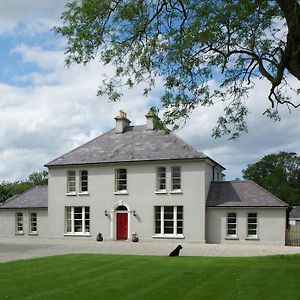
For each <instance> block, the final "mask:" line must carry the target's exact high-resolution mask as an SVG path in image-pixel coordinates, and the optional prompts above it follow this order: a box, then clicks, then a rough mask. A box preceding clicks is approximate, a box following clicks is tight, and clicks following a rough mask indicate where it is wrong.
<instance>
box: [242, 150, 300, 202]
mask: <svg viewBox="0 0 300 300" xmlns="http://www.w3.org/2000/svg"><path fill="white" fill-rule="evenodd" d="M242 172H243V177H244V179H250V180H253V181H255V182H256V183H257V184H259V185H261V186H262V187H264V188H265V189H266V190H268V191H269V192H271V193H272V194H274V195H276V196H277V197H279V198H280V199H282V200H284V201H285V202H287V203H288V204H291V205H300V156H297V154H296V153H288V152H279V153H277V154H269V155H266V156H264V157H263V158H262V159H261V160H260V161H258V162H256V163H254V164H251V165H248V166H247V168H246V169H245V170H243V171H242Z"/></svg>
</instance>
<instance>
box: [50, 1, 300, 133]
mask: <svg viewBox="0 0 300 300" xmlns="http://www.w3.org/2000/svg"><path fill="white" fill-rule="evenodd" d="M299 16H300V6H299V3H298V1H297V0H269V1H264V0H226V1H219V0H203V1H198V0H147V1H146V0H138V1H137V0H102V1H99V0H73V1H71V2H70V3H68V5H67V6H66V9H65V11H64V12H63V14H62V20H63V25H62V26H60V27H55V28H54V30H55V31H56V32H57V33H59V34H61V35H62V36H64V37H66V38H67V46H66V64H67V65H68V66H70V65H71V64H73V63H78V64H87V63H88V62H90V61H91V60H94V59H99V60H100V61H101V62H102V63H104V64H112V65H114V66H115V74H114V76H112V77H110V78H106V79H105V80H103V81H102V83H101V86H100V88H99V91H98V94H99V95H102V94H107V95H108V96H109V99H110V100H112V101H116V100H118V99H119V98H120V97H121V95H122V87H123V86H127V87H130V88H131V87H133V86H136V85H138V84H140V83H144V84H145V85H146V88H145V90H144V94H145V95H148V94H149V92H150V91H151V89H152V88H153V87H154V86H155V85H156V84H157V83H158V82H159V83H160V82H161V79H163V82H164V88H165V93H164V95H163V96H162V98H161V100H162V107H163V110H164V122H165V124H166V125H172V126H173V129H176V128H177V127H178V126H179V125H178V124H179V123H180V120H183V121H185V120H186V119H187V118H188V117H189V115H190V114H191V112H192V111H193V109H194V108H195V107H197V106H198V105H202V106H209V105H213V104H214V103H216V102H219V101H222V102H224V104H225V109H224V115H223V116H221V117H220V118H219V120H218V123H217V126H216V128H215V129H214V130H213V136H214V137H219V136H221V135H224V134H227V135H229V136H230V137H231V138H237V137H238V136H239V135H240V134H241V133H243V132H246V131H247V124H246V116H247V114H248V108H247V105H246V103H245V99H246V98H247V96H248V92H249V90H250V89H251V88H253V86H254V84H255V83H254V81H255V79H259V78H260V79H261V78H265V79H267V80H268V81H269V83H270V92H269V96H268V99H269V100H270V106H271V107H270V108H268V109H267V110H266V111H265V112H264V113H265V114H266V115H268V116H269V117H271V118H273V119H275V120H277V119H279V116H278V113H277V107H278V106H279V104H286V105H287V106H288V107H297V106H299V105H300V103H299V102H298V101H299V99H298V100H295V99H294V100H292V99H291V98H289V97H287V94H286V92H287V90H289V89H290V87H289V86H288V82H287V79H288V75H293V76H294V77H296V78H297V79H298V80H300V60H299V52H300V22H299V19H300V17H299ZM290 77H291V76H290ZM213 79H214V81H213ZM294 91H295V93H296V94H297V93H298V92H299V90H294ZM296 94H295V95H296ZM254 100H255V99H254Z"/></svg>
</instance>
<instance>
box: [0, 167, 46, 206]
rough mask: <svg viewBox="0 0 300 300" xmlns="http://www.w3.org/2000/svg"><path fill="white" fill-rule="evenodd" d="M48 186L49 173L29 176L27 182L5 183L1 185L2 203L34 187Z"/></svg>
mask: <svg viewBox="0 0 300 300" xmlns="http://www.w3.org/2000/svg"><path fill="white" fill-rule="evenodd" d="M47 184H48V172H47V171H42V172H33V173H32V174H30V175H29V176H28V179H27V180H24V181H16V182H8V181H3V182H1V183H0V203H1V202H4V201H5V200H6V199H8V198H10V197H12V196H14V195H19V194H22V193H24V192H26V191H27V190H29V189H30V188H32V187H34V186H40V185H47Z"/></svg>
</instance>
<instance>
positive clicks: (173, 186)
mask: <svg viewBox="0 0 300 300" xmlns="http://www.w3.org/2000/svg"><path fill="white" fill-rule="evenodd" d="M178 170H179V172H178ZM176 172H178V173H177V174H176ZM178 174H179V175H178ZM176 181H179V184H178V182H177V183H176ZM171 193H181V167H180V166H173V167H171Z"/></svg>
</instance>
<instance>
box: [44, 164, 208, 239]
mask: <svg viewBox="0 0 300 300" xmlns="http://www.w3.org/2000/svg"><path fill="white" fill-rule="evenodd" d="M205 165H206V163H205V162H201V161H197V162H195V161H193V162H188V161H186V162H183V161H181V162H177V161H174V162H160V163H154V162H149V163H130V164H110V165H109V164H106V165H102V166H101V165H90V166H85V167H73V168H64V167H56V168H50V169H49V179H48V182H49V199H48V200H49V201H48V203H49V221H50V222H49V228H50V235H52V236H63V235H64V232H65V221H64V219H65V216H64V212H65V206H89V207H90V219H91V221H90V233H91V235H92V236H96V235H97V234H98V233H99V232H101V233H102V234H103V236H104V238H106V239H115V238H116V235H115V233H116V228H115V223H116V221H115V211H114V209H115V208H116V207H117V206H118V205H125V206H127V207H128V209H129V211H131V212H129V214H128V219H129V233H130V235H131V233H132V232H137V233H138V235H139V237H140V239H153V235H154V206H156V205H161V206H165V205H172V206H174V205H182V206H184V221H183V222H184V225H183V231H184V238H185V239H186V240H189V241H197V242H202V243H204V242H205V201H206V194H207V191H206V189H207V186H208V185H207V183H206V177H205ZM172 166H180V167H181V187H182V188H181V190H182V193H181V194H172V193H170V191H171V167H172ZM157 167H166V172H167V193H166V194H157V193H155V191H156V168H157ZM116 168H126V169H127V191H128V194H126V195H116V194H115V193H114V188H115V187H114V184H115V183H114V180H115V175H114V174H115V169H116ZM67 170H75V171H76V180H77V182H76V189H77V190H76V195H75V196H67V195H66V186H67V176H66V175H67ZM80 170H88V186H89V187H88V190H89V194H88V195H79V194H78V187H79V176H78V174H79V171H80ZM105 210H107V211H108V216H105V214H104V212H105ZM133 210H134V211H135V212H136V216H133V213H132V211H133Z"/></svg>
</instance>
